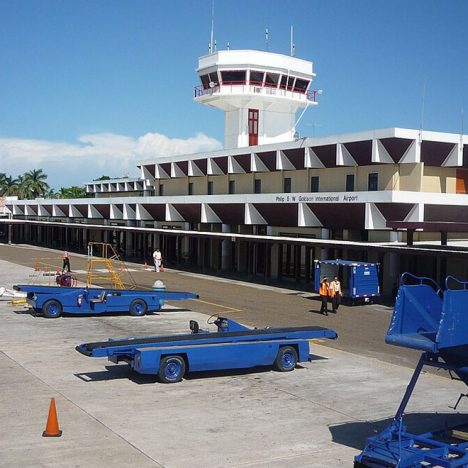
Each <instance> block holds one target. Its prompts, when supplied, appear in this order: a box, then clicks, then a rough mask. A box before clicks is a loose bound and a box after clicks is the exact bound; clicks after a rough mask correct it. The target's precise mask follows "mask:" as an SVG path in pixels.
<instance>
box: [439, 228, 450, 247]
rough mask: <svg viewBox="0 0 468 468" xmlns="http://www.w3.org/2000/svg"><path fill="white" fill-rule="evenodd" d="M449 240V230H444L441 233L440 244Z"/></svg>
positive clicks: (445, 243)
mask: <svg viewBox="0 0 468 468" xmlns="http://www.w3.org/2000/svg"><path fill="white" fill-rule="evenodd" d="M447 242H448V232H445V231H442V232H441V233H440V245H447Z"/></svg>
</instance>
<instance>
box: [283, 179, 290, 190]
mask: <svg viewBox="0 0 468 468" xmlns="http://www.w3.org/2000/svg"><path fill="white" fill-rule="evenodd" d="M283 191H284V193H291V177H285V178H284V182H283Z"/></svg>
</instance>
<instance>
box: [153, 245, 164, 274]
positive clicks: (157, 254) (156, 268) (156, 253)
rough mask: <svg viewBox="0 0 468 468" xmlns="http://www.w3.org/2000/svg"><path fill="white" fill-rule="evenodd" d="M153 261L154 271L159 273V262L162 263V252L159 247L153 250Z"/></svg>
mask: <svg viewBox="0 0 468 468" xmlns="http://www.w3.org/2000/svg"><path fill="white" fill-rule="evenodd" d="M153 261H154V271H155V272H156V273H159V271H160V268H161V263H162V254H161V251H160V250H159V249H156V250H155V251H154V252H153Z"/></svg>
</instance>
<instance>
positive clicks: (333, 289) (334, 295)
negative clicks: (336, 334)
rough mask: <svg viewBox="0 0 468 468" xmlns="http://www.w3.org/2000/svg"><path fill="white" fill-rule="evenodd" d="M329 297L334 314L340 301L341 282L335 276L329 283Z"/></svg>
mask: <svg viewBox="0 0 468 468" xmlns="http://www.w3.org/2000/svg"><path fill="white" fill-rule="evenodd" d="M330 297H331V300H332V312H333V313H335V314H336V313H337V311H338V307H340V303H341V283H340V280H339V279H338V277H337V276H335V278H333V281H332V282H331V283H330Z"/></svg>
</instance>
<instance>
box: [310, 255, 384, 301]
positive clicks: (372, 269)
mask: <svg viewBox="0 0 468 468" xmlns="http://www.w3.org/2000/svg"><path fill="white" fill-rule="evenodd" d="M314 263H315V267H314V271H315V279H314V280H315V282H314V287H315V292H317V293H318V292H319V289H320V282H321V281H322V279H323V278H325V277H327V278H328V281H332V280H333V278H334V277H335V276H337V277H338V278H339V280H340V282H341V290H342V293H343V296H342V297H343V298H349V299H350V300H351V301H352V302H358V301H363V302H370V301H371V299H372V298H374V297H377V296H380V287H379V264H378V263H365V262H355V261H352V260H314Z"/></svg>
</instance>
